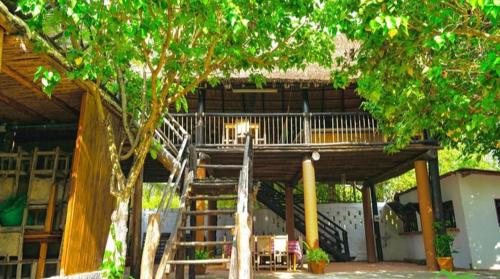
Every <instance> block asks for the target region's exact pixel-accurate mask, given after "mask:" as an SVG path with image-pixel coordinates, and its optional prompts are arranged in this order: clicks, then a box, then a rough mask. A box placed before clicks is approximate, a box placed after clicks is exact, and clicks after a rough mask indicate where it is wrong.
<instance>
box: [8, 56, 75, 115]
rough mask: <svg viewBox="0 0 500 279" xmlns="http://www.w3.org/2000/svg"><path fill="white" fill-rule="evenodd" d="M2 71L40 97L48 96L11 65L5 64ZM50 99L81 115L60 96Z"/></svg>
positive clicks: (73, 113)
mask: <svg viewBox="0 0 500 279" xmlns="http://www.w3.org/2000/svg"><path fill="white" fill-rule="evenodd" d="M1 71H2V73H4V74H6V75H8V76H10V77H11V78H13V79H14V80H15V81H17V82H19V83H20V84H21V85H23V86H24V87H26V88H28V89H30V90H31V91H32V92H33V93H35V94H36V95H37V96H38V97H47V95H46V94H45V93H43V91H42V90H41V89H40V88H39V87H38V86H36V85H35V84H34V83H33V82H32V81H31V80H29V79H27V78H26V77H25V76H23V75H22V74H20V73H18V72H17V71H16V70H14V69H12V68H11V67H10V66H8V65H3V66H2V68H1ZM47 98H48V97H47ZM50 99H51V100H52V101H53V102H54V104H56V105H57V106H58V107H60V108H61V109H63V110H64V111H66V112H68V113H70V114H72V115H73V116H77V117H78V115H79V112H78V110H76V109H74V108H73V107H71V106H70V105H68V104H67V103H66V102H64V101H63V100H61V99H60V98H58V97H57V96H52V97H51V98H50Z"/></svg>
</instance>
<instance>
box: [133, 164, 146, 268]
mask: <svg viewBox="0 0 500 279" xmlns="http://www.w3.org/2000/svg"><path fill="white" fill-rule="evenodd" d="M142 183H143V173H142V172H141V175H140V176H139V177H138V178H137V182H136V184H135V189H134V197H133V212H132V218H133V222H132V224H133V227H132V255H131V258H132V263H131V265H130V274H131V275H132V276H133V277H134V278H139V277H140V274H141V257H142V253H141V251H142V249H141V246H142V241H141V240H142Z"/></svg>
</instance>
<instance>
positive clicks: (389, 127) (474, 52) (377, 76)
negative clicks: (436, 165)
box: [324, 0, 500, 158]
mask: <svg viewBox="0 0 500 279" xmlns="http://www.w3.org/2000/svg"><path fill="white" fill-rule="evenodd" d="M499 11H500V1H498V0H449V1H438V0H431V1H412V0H392V1H382V0H358V1H345V0H332V1H328V2H327V4H326V6H325V13H326V14H328V15H331V16H329V17H326V16H325V17H324V20H325V21H326V22H328V23H326V25H328V26H335V27H336V28H337V30H338V31H340V32H343V33H345V34H346V35H347V36H348V38H350V39H351V40H356V41H358V42H359V44H360V47H359V49H358V51H357V52H356V54H355V57H354V58H355V59H354V61H355V62H349V63H346V61H340V62H341V63H342V64H343V67H342V68H341V70H340V71H338V72H337V73H336V74H335V75H334V76H335V77H336V79H335V81H334V82H335V85H336V86H344V85H346V83H347V82H348V81H350V78H352V77H356V80H357V85H358V87H357V91H358V92H359V94H360V95H361V96H362V97H364V98H365V99H366V100H367V102H365V108H366V109H367V110H369V111H370V112H371V113H372V114H373V115H374V116H375V117H376V119H377V120H378V121H379V122H378V123H379V124H380V125H379V126H380V127H382V130H383V131H384V132H385V133H386V134H388V135H390V136H391V137H392V138H393V139H394V140H395V143H394V145H392V146H391V147H392V150H396V149H398V148H401V147H404V146H405V145H406V144H408V143H409V142H410V140H411V137H412V136H414V135H416V134H417V133H419V132H420V131H423V130H427V131H429V132H430V134H431V136H432V137H434V138H435V139H438V140H440V141H441V143H442V144H443V145H445V146H448V147H452V148H457V147H458V148H462V149H463V150H464V151H465V152H467V153H469V154H472V153H474V152H477V153H483V154H484V153H488V152H493V153H494V154H495V155H496V157H497V158H498V157H500V127H499V123H500V115H499V112H498V109H499V108H500V94H499V92H500V91H499V88H500V86H499V85H500V84H499V73H500V58H499V57H498V53H499V51H500V44H499V43H500V31H499V28H498V14H499ZM340 60H342V58H340Z"/></svg>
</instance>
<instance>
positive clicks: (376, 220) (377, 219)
mask: <svg viewBox="0 0 500 279" xmlns="http://www.w3.org/2000/svg"><path fill="white" fill-rule="evenodd" d="M368 185H369V186H370V192H371V195H370V196H371V200H372V213H373V229H374V231H375V246H376V247H377V258H378V260H379V261H380V262H381V261H383V260H384V252H383V250H382V236H381V234H380V217H379V216H378V205H377V193H376V192H375V184H373V183H371V182H370V183H369V184H368Z"/></svg>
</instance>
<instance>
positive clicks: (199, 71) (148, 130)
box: [19, 0, 334, 273]
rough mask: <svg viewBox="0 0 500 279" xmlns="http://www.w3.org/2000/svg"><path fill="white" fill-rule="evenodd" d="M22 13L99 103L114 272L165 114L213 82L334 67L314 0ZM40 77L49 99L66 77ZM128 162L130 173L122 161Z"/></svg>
mask: <svg viewBox="0 0 500 279" xmlns="http://www.w3.org/2000/svg"><path fill="white" fill-rule="evenodd" d="M19 6H20V10H21V12H22V13H24V14H25V15H27V17H28V18H29V20H28V21H27V22H28V24H29V26H30V27H31V30H32V31H34V32H35V34H38V35H40V36H41V37H43V38H45V39H46V40H48V41H50V43H49V44H47V43H43V44H40V47H41V49H42V51H46V52H51V53H59V55H60V54H61V53H62V55H63V56H64V58H65V60H66V62H67V65H66V66H67V72H66V73H64V74H65V75H66V76H67V77H70V78H72V79H76V80H79V81H82V82H84V84H86V85H87V87H89V90H90V93H92V94H93V95H94V96H95V97H96V100H97V106H98V111H99V113H98V115H96V118H97V119H96V120H98V121H99V122H100V123H103V126H102V129H101V130H100V131H98V132H100V133H105V134H106V135H107V139H108V143H109V151H110V152H109V153H110V158H111V161H112V163H113V179H112V181H113V182H112V183H111V185H110V189H111V193H112V194H113V195H114V196H115V197H116V198H117V207H116V210H115V211H114V213H113V217H112V225H111V226H112V230H111V231H114V232H115V234H114V235H110V237H109V238H108V245H107V255H113V257H114V258H115V259H116V260H114V261H110V262H115V263H117V265H122V263H124V258H125V254H126V250H127V247H126V233H127V214H128V203H129V200H130V193H131V189H133V187H134V185H135V183H136V180H137V177H138V176H139V173H140V170H141V169H142V167H143V164H144V160H145V158H146V156H147V154H148V151H149V150H150V147H151V145H152V140H153V135H154V130H155V129H156V128H157V127H158V125H159V123H160V121H161V119H162V117H163V115H164V114H165V113H168V108H169V107H171V106H175V108H176V110H180V109H186V108H187V101H186V98H185V96H186V94H188V93H190V92H193V91H194V90H195V88H197V86H198V85H199V84H200V82H202V81H205V80H208V81H209V82H210V83H211V84H215V83H217V82H219V81H220V80H221V79H222V78H225V77H229V76H230V75H231V73H234V72H239V71H247V72H249V73H251V77H252V78H253V79H254V80H255V81H257V83H258V85H260V84H261V82H262V81H263V79H262V75H260V74H259V73H261V72H262V71H263V70H271V69H281V70H287V69H290V68H302V67H304V66H305V65H306V64H307V63H318V64H320V65H322V66H325V67H330V65H331V63H332V57H333V54H334V43H333V40H332V38H333V34H332V33H331V32H330V30H329V29H326V28H323V26H322V25H321V24H320V22H319V19H320V18H321V16H322V12H321V10H322V8H323V6H322V5H321V4H320V3H319V2H315V1H307V0H294V1H282V0H269V1H248V0H233V1H207V0H190V1H184V0H159V1H146V0H120V1H112V0H110V1H76V0H69V1H67V0H57V1H50V0H21V1H20V2H19ZM40 36H37V35H33V36H32V37H34V38H35V39H36V38H39V37H40ZM35 78H37V79H40V80H41V82H42V84H43V85H44V91H45V92H46V93H47V94H49V95H50V94H51V90H52V89H53V88H54V86H56V84H57V82H58V81H59V80H60V74H59V73H57V72H55V71H54V70H53V69H43V68H40V70H39V71H38V72H37V74H36V76H35ZM109 95H111V96H112V97H113V98H114V99H115V100H118V101H119V103H121V106H122V111H123V115H122V124H123V126H124V128H125V131H126V136H127V139H126V142H125V144H127V145H129V146H130V147H131V148H130V149H129V150H128V151H127V152H122V150H124V149H122V148H121V146H117V145H116V144H115V142H114V138H115V135H114V131H113V127H112V124H111V121H110V120H109V119H107V118H106V115H105V111H104V108H103V101H102V96H109ZM131 122H137V123H138V126H137V127H135V126H133V125H131ZM132 156H133V157H134V160H133V164H132V166H131V168H130V171H129V172H128V173H124V172H123V170H122V168H121V167H120V160H121V159H126V158H128V157H132ZM113 228H114V229H113ZM111 236H112V237H111ZM118 244H119V245H118ZM116 270H118V271H120V270H123V269H122V268H120V267H118V268H117V269H116ZM118 273H120V272H118Z"/></svg>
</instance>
